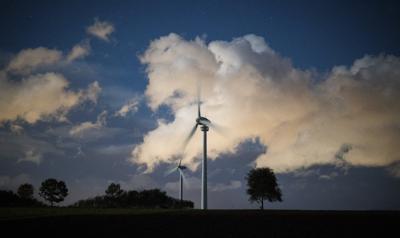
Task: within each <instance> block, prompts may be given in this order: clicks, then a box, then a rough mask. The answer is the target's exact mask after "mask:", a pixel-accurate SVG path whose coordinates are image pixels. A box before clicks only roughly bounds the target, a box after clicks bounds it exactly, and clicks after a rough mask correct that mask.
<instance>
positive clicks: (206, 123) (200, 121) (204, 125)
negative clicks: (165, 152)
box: [184, 92, 214, 210]
mask: <svg viewBox="0 0 400 238" xmlns="http://www.w3.org/2000/svg"><path fill="white" fill-rule="evenodd" d="M200 104H201V103H200V93H199V92H198V95H197V118H196V124H195V125H194V127H193V129H192V130H191V131H190V134H189V136H188V137H187V138H186V140H185V143H184V146H185V147H186V145H187V143H189V140H190V139H191V138H192V137H193V135H194V133H195V132H196V129H197V127H198V126H200V128H201V130H202V131H203V135H204V139H203V163H202V173H201V177H202V179H201V209H203V210H207V131H208V130H209V127H214V126H213V125H212V124H211V121H210V120H208V119H207V118H206V117H203V116H201V111H200Z"/></svg>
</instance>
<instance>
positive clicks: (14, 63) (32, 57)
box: [6, 47, 63, 74]
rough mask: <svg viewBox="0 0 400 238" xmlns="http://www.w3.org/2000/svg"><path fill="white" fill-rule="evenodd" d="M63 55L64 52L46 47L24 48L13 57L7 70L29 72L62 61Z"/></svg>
mask: <svg viewBox="0 0 400 238" xmlns="http://www.w3.org/2000/svg"><path fill="white" fill-rule="evenodd" d="M62 57H63V55H62V52H61V51H59V50H55V49H48V48H45V47H38V48H35V49H24V50H21V51H20V52H19V53H18V54H17V55H16V56H15V57H13V58H12V59H11V61H10V62H9V64H8V66H7V68H6V70H7V71H9V72H13V73H17V74H29V73H30V72H31V71H32V70H34V69H36V68H38V67H42V66H48V65H52V64H55V63H58V62H60V61H61V60H62Z"/></svg>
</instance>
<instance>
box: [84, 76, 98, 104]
mask: <svg viewBox="0 0 400 238" xmlns="http://www.w3.org/2000/svg"><path fill="white" fill-rule="evenodd" d="M101 90H102V89H101V87H100V84H99V82H97V81H94V82H93V83H91V84H90V85H89V87H88V89H87V90H86V91H85V94H84V99H86V100H89V101H92V102H93V103H97V99H98V97H99V94H100V93H101Z"/></svg>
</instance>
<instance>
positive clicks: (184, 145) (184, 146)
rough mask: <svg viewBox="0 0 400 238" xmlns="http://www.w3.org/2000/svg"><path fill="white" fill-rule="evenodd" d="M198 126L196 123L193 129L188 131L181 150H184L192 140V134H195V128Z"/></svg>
mask: <svg viewBox="0 0 400 238" xmlns="http://www.w3.org/2000/svg"><path fill="white" fill-rule="evenodd" d="M198 125H199V124H197V123H196V125H194V127H193V129H192V130H191V131H190V133H189V135H188V137H186V139H185V141H184V142H183V150H185V148H186V146H187V144H188V143H189V141H190V139H192V137H193V135H194V133H195V132H196V129H197V126H198Z"/></svg>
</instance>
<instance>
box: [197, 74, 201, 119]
mask: <svg viewBox="0 0 400 238" xmlns="http://www.w3.org/2000/svg"><path fill="white" fill-rule="evenodd" d="M200 104H201V85H200V80H198V81H197V115H198V117H201V112H200Z"/></svg>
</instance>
